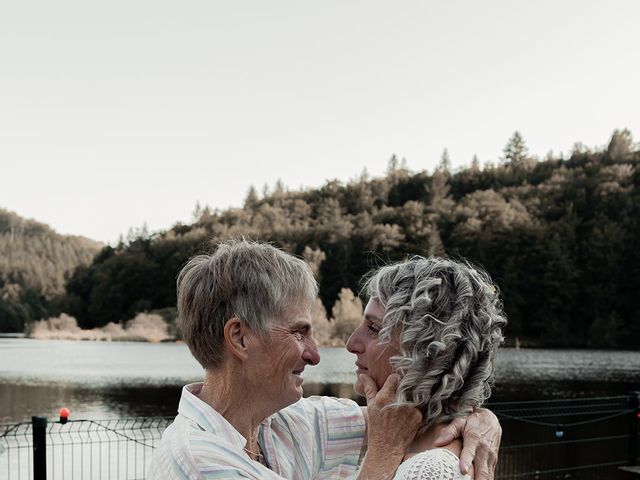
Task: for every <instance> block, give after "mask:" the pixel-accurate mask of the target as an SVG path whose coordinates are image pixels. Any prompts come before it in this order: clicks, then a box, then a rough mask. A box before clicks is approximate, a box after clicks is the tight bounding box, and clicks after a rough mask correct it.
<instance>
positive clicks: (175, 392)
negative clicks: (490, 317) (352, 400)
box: [0, 338, 640, 423]
mask: <svg viewBox="0 0 640 480" xmlns="http://www.w3.org/2000/svg"><path fill="white" fill-rule="evenodd" d="M321 357H322V360H321V362H320V365H318V366H316V367H311V368H307V370H306V371H305V374H304V379H305V385H306V387H305V388H306V393H311V394H315V393H325V394H334V395H341V396H352V395H354V394H353V391H352V389H351V387H350V385H351V384H352V383H353V381H354V379H355V374H354V373H353V371H354V361H355V356H354V355H352V354H350V353H348V352H347V351H346V350H344V349H335V348H328V349H321ZM202 373H203V372H202V368H201V367H200V366H199V365H198V363H197V362H196V361H195V360H194V359H193V358H192V357H191V355H190V353H189V350H188V348H187V347H186V346H185V345H183V344H175V343H163V344H149V343H133V342H113V343H111V342H73V341H54V340H30V339H15V338H11V339H7V338H0V423H2V422H11V421H21V420H26V419H28V418H30V417H31V415H46V416H49V417H55V416H56V415H57V411H58V409H59V408H60V407H63V406H65V407H67V408H69V409H70V410H71V412H72V418H76V419H78V418H94V419H95V418H109V417H120V416H137V415H174V414H175V411H176V407H177V402H178V399H179V396H180V387H181V386H182V385H184V384H186V383H190V382H193V381H198V380H199V379H201V377H202ZM328 385H332V386H328ZM631 390H640V352H623V351H586V350H513V349H504V350H502V351H501V352H500V355H499V359H498V363H497V366H496V390H495V394H494V397H493V398H492V400H493V401H507V400H530V399H542V398H559V397H579V396H597V395H610V394H614V395H618V394H626V393H628V392H629V391H631Z"/></svg>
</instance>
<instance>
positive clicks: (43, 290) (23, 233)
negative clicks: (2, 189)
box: [0, 208, 103, 331]
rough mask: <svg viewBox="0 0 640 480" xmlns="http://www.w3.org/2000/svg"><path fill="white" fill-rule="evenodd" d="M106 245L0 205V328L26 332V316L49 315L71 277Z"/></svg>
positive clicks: (28, 319) (27, 319)
mask: <svg viewBox="0 0 640 480" xmlns="http://www.w3.org/2000/svg"><path fill="white" fill-rule="evenodd" d="M102 247H103V244H101V243H98V242H94V241H93V240H89V239H88V238H84V237H78V236H69V235H60V234H58V233H56V232H54V231H53V230H52V229H51V228H50V227H49V226H47V225H45V224H43V223H39V222H36V221H34V220H27V219H25V218H22V217H20V216H18V215H17V214H15V213H13V212H10V211H8V210H4V209H2V208H0V331H22V329H23V328H24V323H25V322H26V321H30V320H34V319H38V318H40V317H42V316H45V315H47V314H48V313H49V311H50V309H51V304H50V301H51V299H52V298H53V297H55V296H56V295H60V294H62V293H64V291H65V290H64V288H65V282H66V279H67V277H68V276H69V275H70V274H71V273H72V272H73V271H74V270H75V268H76V267H77V266H78V265H88V264H90V263H91V261H92V260H93V257H94V256H95V255H96V253H98V252H99V251H100V250H101V248H102Z"/></svg>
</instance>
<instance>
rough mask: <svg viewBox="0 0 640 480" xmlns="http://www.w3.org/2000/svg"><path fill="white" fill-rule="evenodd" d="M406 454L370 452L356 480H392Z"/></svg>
mask: <svg viewBox="0 0 640 480" xmlns="http://www.w3.org/2000/svg"><path fill="white" fill-rule="evenodd" d="M403 457H404V452H388V451H387V452H380V453H377V452H374V451H371V450H370V451H369V452H367V455H366V456H365V458H364V461H363V462H362V466H361V467H360V471H359V472H358V476H357V477H356V480H391V479H393V477H394V475H395V473H396V470H397V469H398V466H399V465H400V463H401V462H402V458H403Z"/></svg>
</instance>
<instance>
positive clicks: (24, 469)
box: [0, 422, 33, 480]
mask: <svg viewBox="0 0 640 480" xmlns="http://www.w3.org/2000/svg"><path fill="white" fill-rule="evenodd" d="M32 464H33V445H32V431H31V423H30V422H24V423H16V424H11V425H0V479H4V478H7V479H9V478H10V479H12V480H13V479H16V480H22V479H24V480H28V479H32V478H33V467H32Z"/></svg>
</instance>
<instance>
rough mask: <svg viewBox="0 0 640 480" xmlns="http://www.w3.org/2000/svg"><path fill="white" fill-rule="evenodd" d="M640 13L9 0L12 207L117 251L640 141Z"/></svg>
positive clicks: (577, 4) (630, 4) (493, 6)
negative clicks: (270, 211) (210, 225)
mask: <svg viewBox="0 0 640 480" xmlns="http://www.w3.org/2000/svg"><path fill="white" fill-rule="evenodd" d="M638 19H640V1H637V0H625V1H616V0H609V1H606V2H605V1H586V0H576V1H563V0H553V1H546V0H536V1H527V2H524V1H514V0H505V1H483V2H471V1H464V2H463V1H456V0H453V1H447V2H442V1H439V2H435V1H427V0H419V1H418V0H416V1H399V2H391V1H374V0H366V1H350V0H323V1H318V2H309V1H300V0H296V1H294V0H291V1H280V0H269V1H265V0H254V1H242V0H234V1H226V2H220V1H215V0H202V1H172V2H168V1H165V0H153V1H147V0H144V1H135V0H126V1H124V0H109V1H100V2H98V1H92V0H76V1H71V0H55V1H48V0H39V1H33V0H15V1H13V0H8V1H4V2H2V3H1V4H0V162H1V164H0V207H3V208H6V209H10V210H13V211H15V212H17V213H18V214H20V215H22V216H26V217H30V218H35V219H36V220H39V221H42V222H46V223H48V224H50V225H51V226H52V227H53V228H54V229H56V230H57V231H59V232H60V233H73V234H80V235H85V236H88V237H90V238H94V239H96V240H101V241H115V240H116V239H117V237H118V235H119V234H120V233H126V232H127V230H128V229H129V228H130V227H140V226H142V224H143V223H144V222H147V224H148V226H149V228H150V229H151V230H159V229H167V228H170V227H171V226H172V225H173V224H174V223H175V222H177V221H190V219H191V213H192V211H193V209H194V206H195V204H196V202H197V201H200V202H201V203H202V204H208V205H210V206H211V207H218V208H226V207H229V206H240V205H241V204H242V201H243V199H244V197H245V195H246V192H247V190H248V188H249V186H250V185H255V186H256V187H257V188H258V190H261V188H262V185H263V184H265V183H267V184H269V185H273V184H274V183H275V182H276V180H277V179H278V178H280V179H282V181H283V182H284V184H285V185H287V186H288V187H290V188H299V187H300V186H310V187H312V186H319V185H322V184H323V183H324V181H325V180H326V179H330V178H338V179H341V180H344V181H347V180H349V179H350V178H354V177H356V176H358V175H359V174H360V172H361V171H362V170H363V168H365V167H366V168H367V169H368V171H369V173H370V174H372V175H382V174H383V172H384V170H385V168H386V164H387V161H388V159H389V157H390V156H391V155H392V154H394V153H395V154H397V155H398V156H399V157H405V158H406V159H407V162H408V165H409V167H410V168H411V169H413V170H422V169H429V170H431V169H433V167H434V166H435V164H436V163H437V162H438V161H439V158H440V155H441V153H442V150H443V149H444V148H448V150H449V153H450V155H451V158H452V163H453V166H454V167H459V166H461V165H464V164H468V163H469V162H470V161H471V158H472V156H473V155H474V153H475V154H477V155H478V157H479V158H480V160H481V162H486V161H488V160H496V159H498V157H499V156H500V155H501V152H502V148H503V147H504V145H505V143H506V141H507V139H508V138H509V136H510V135H511V134H512V133H513V131H514V130H519V131H520V132H521V133H522V134H523V136H524V138H525V140H526V141H527V144H528V146H529V149H530V151H531V153H533V154H536V155H538V156H540V157H543V156H544V155H545V154H546V153H547V152H548V151H549V150H553V151H554V152H556V153H557V152H568V151H569V150H570V148H571V146H572V145H573V143H574V142H576V141H582V142H583V143H585V144H586V145H587V146H590V147H599V146H603V145H605V144H606V143H607V141H608V139H609V137H610V135H611V133H612V131H613V130H614V129H615V128H624V127H628V128H629V129H631V131H632V133H633V134H634V136H635V138H636V140H638V139H639V138H640V87H639V86H640V28H638Z"/></svg>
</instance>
